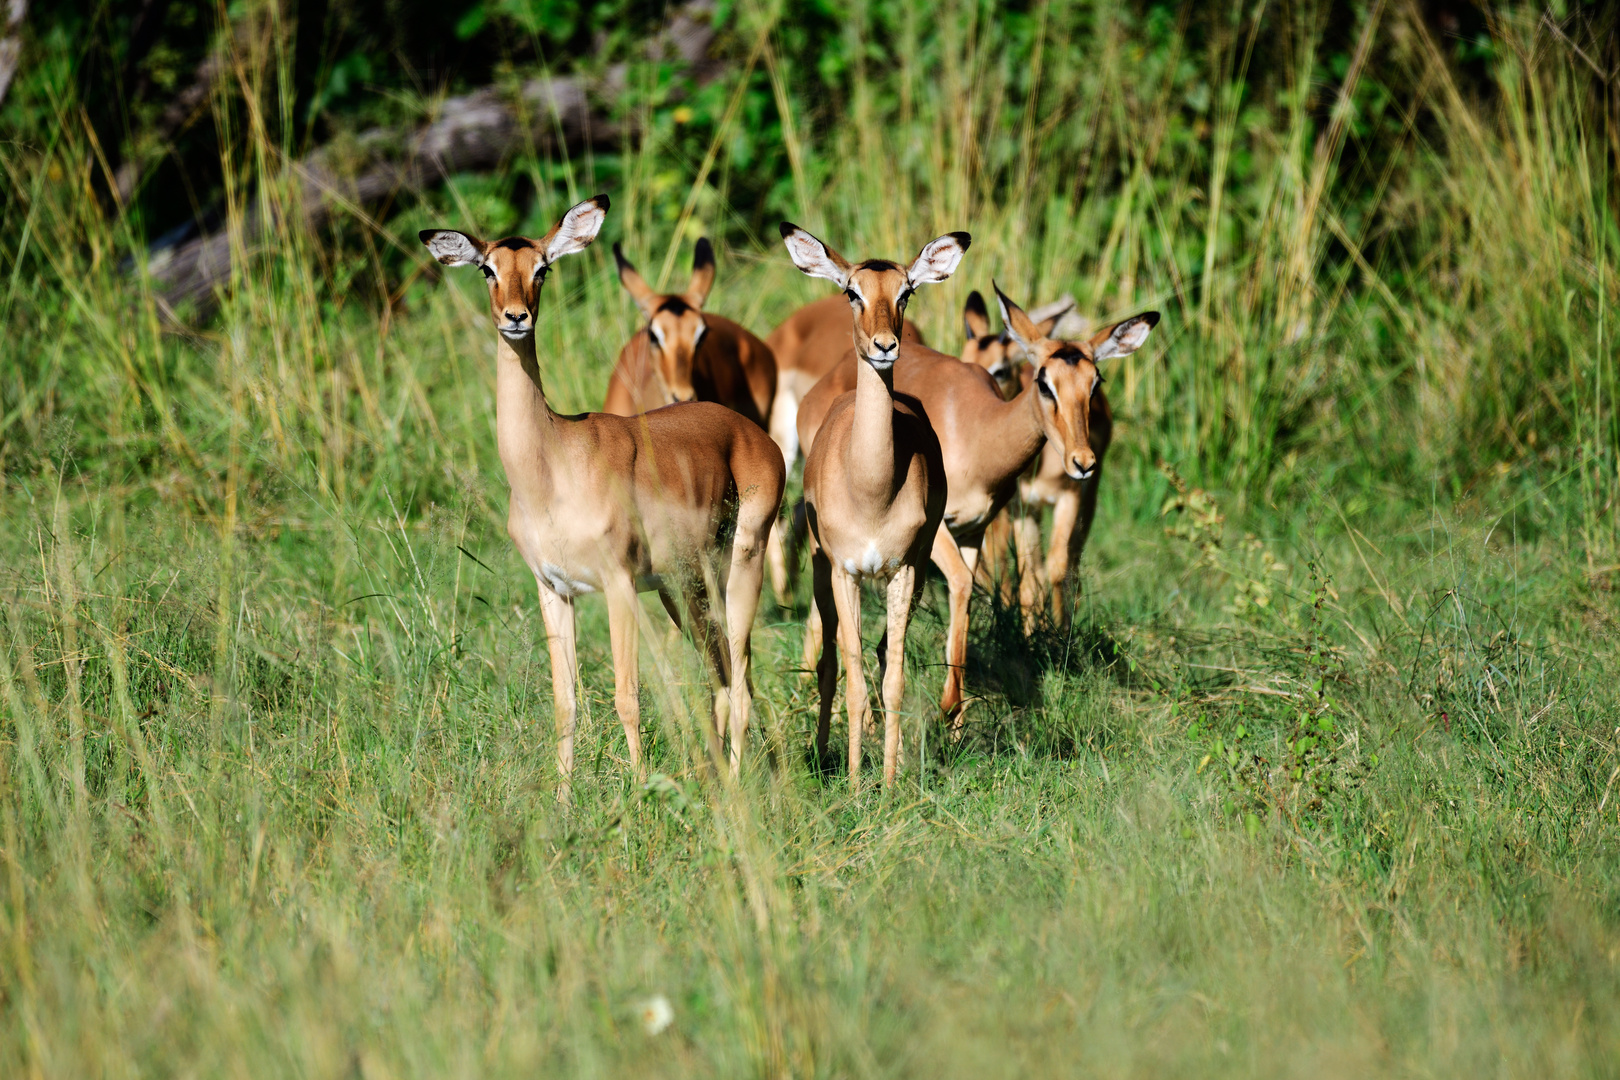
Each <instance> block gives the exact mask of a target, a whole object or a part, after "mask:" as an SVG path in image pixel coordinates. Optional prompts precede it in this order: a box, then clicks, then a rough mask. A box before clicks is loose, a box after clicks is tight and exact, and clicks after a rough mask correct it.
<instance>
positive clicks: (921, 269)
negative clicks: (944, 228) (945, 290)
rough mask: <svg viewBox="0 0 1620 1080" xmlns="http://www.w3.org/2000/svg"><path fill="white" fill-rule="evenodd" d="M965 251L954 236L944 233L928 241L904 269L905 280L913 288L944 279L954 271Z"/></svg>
mask: <svg viewBox="0 0 1620 1080" xmlns="http://www.w3.org/2000/svg"><path fill="white" fill-rule="evenodd" d="M964 254H965V251H964V249H963V247H962V245H961V244H960V243H958V242H957V240H956V237H954V236H950V235H946V236H940V237H936V238H935V239H933V240H930V241H928V243H927V244H926V245H924V247H923V249H922V253H921V254H919V255H918V256H917V261H916V262H914V263H912V264H911V269H910V270H908V271H906V280H907V281H909V282H910V283H911V285H912V287H913V288H915V287H916V286H918V285H930V284H934V283H936V282H940V281H944V280H945V279H946V278H948V277H950V276H951V275H952V274H954V273H955V272H956V267H957V264H958V263H960V262H961V261H962V256H963V255H964Z"/></svg>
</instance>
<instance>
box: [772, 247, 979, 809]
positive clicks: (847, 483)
mask: <svg viewBox="0 0 1620 1080" xmlns="http://www.w3.org/2000/svg"><path fill="white" fill-rule="evenodd" d="M782 237H783V241H784V243H785V244H786V245H787V248H788V251H789V253H790V254H791V255H792V256H793V261H794V263H795V264H796V265H797V266H798V267H799V269H800V270H802V271H804V272H805V273H807V274H812V275H815V276H818V277H825V278H827V279H829V280H831V281H834V282H836V283H837V284H838V285H840V286H841V287H843V288H844V289H845V295H846V297H847V304H848V308H849V310H850V312H851V314H852V316H853V318H852V325H853V330H854V335H853V337H854V343H855V353H854V356H852V358H851V364H852V365H853V369H854V374H855V378H854V381H853V382H854V385H853V389H852V390H851V391H850V392H849V393H846V394H843V395H842V396H840V397H838V398H837V399H836V400H834V401H831V402H829V405H828V408H827V411H826V419H825V421H824V422H823V424H822V425H821V430H820V432H819V434H818V437H817V440H816V442H815V444H814V445H813V446H812V447H811V449H810V452H809V454H808V456H807V457H806V458H805V464H804V498H805V504H806V506H807V509H808V517H809V524H810V532H811V536H812V539H813V547H812V552H811V565H812V568H813V572H814V576H815V599H816V603H815V615H814V619H816V620H818V621H819V625H820V627H823V628H825V636H824V639H823V643H822V649H821V656H820V658H819V659H818V661H817V664H816V673H817V683H818V686H819V689H820V694H821V708H820V713H819V716H818V718H817V725H816V748H817V752H818V754H819V755H821V756H822V757H823V758H825V755H826V751H827V739H828V734H829V727H830V723H831V719H832V705H833V698H834V696H835V695H836V693H837V689H838V659H837V655H836V652H837V651H841V652H842V653H843V658H844V669H845V677H846V679H847V686H846V689H845V700H846V703H847V706H848V713H849V779H850V785H851V787H857V786H858V785H859V783H860V770H861V736H862V734H863V733H864V731H865V728H866V725H867V723H868V721H869V718H870V714H871V705H870V702H869V701H868V699H867V691H866V680H865V677H864V675H863V673H862V668H861V657H862V648H861V636H860V635H861V590H860V583H861V580H862V579H865V578H870V579H874V580H877V581H882V582H885V583H886V592H887V595H886V601H887V612H888V618H887V620H886V622H887V632H886V635H885V638H886V647H885V648H884V649H883V650H882V658H881V659H882V661H884V662H885V667H886V670H885V671H884V675H883V719H884V734H883V783H884V785H885V786H888V785H890V784H892V783H893V782H894V777H895V772H896V769H897V767H898V764H899V758H900V751H901V737H900V703H901V699H902V698H903V697H904V694H905V663H904V657H905V643H906V631H907V628H908V626H909V624H910V620H911V612H912V609H913V607H914V605H915V604H916V600H917V590H918V585H919V583H920V581H921V579H922V566H923V559H924V558H926V557H927V555H928V554H929V552H930V550H931V549H932V548H933V547H934V541H935V537H936V536H937V535H938V533H939V524H940V520H941V518H942V517H943V516H944V513H945V463H944V459H943V457H942V456H941V453H940V446H939V439H938V437H937V436H936V435H935V434H934V429H933V427H932V426H931V425H930V418H929V417H928V416H927V415H926V414H925V413H924V411H923V409H922V407H921V406H920V404H919V403H917V402H916V400H915V399H908V398H906V397H904V396H903V395H902V396H897V395H896V394H895V392H894V384H893V365H894V361H895V359H896V358H897V357H898V356H899V354H900V348H901V346H900V335H901V332H902V329H903V325H904V313H905V305H906V301H907V299H908V298H909V296H910V294H911V292H912V291H913V290H914V289H915V288H916V287H917V286H918V285H920V284H923V283H925V282H936V281H943V280H944V279H945V278H946V277H948V276H949V275H950V274H951V272H952V271H954V270H955V268H956V264H957V262H958V261H960V259H961V255H962V252H964V251H965V250H966V249H967V246H968V244H969V243H970V242H971V240H970V238H969V237H968V236H967V235H966V234H965V233H953V234H950V235H948V236H942V237H939V238H938V239H936V240H933V241H931V242H930V243H929V244H927V245H926V246H924V248H923V250H922V253H921V254H919V255H918V257H917V259H916V260H915V261H914V262H913V263H912V264H911V266H910V267H909V268H907V267H902V266H899V265H896V264H893V263H888V262H886V261H883V260H868V261H866V262H864V263H861V264H860V265H858V266H852V265H851V264H850V263H849V262H848V261H847V260H845V259H844V258H843V257H842V256H840V255H838V253H837V252H835V251H832V250H831V249H830V248H828V247H826V245H824V244H822V243H821V242H820V241H819V240H816V239H815V237H813V236H811V235H810V234H809V233H806V232H805V231H804V230H802V229H799V228H797V227H796V226H793V225H790V224H789V223H787V222H784V223H783V224H782ZM855 357H858V359H856V358H855ZM813 625H814V624H813ZM835 650H836V651H835Z"/></svg>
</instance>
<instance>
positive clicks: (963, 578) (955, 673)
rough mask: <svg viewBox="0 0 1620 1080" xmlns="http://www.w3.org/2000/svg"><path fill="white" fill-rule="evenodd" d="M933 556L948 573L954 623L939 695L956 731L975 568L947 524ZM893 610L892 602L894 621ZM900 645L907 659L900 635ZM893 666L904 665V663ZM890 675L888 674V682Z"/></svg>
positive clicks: (892, 639) (936, 539)
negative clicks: (969, 563)
mask: <svg viewBox="0 0 1620 1080" xmlns="http://www.w3.org/2000/svg"><path fill="white" fill-rule="evenodd" d="M931 557H932V558H933V560H934V565H935V566H937V567H939V568H940V571H941V572H943V573H944V575H945V588H946V590H947V592H948V595H949V597H950V626H949V628H948V629H947V630H946V632H945V686H944V688H943V689H942V690H941V691H940V695H939V711H940V712H942V713H944V714H945V717H946V718H947V719H948V720H949V721H950V725H951V731H953V732H955V731H956V730H957V729H958V728H960V726H961V708H962V675H963V671H964V670H965V669H966V667H967V639H968V605H969V603H970V602H971V601H972V599H973V568H972V567H970V566H969V565H968V563H967V560H966V558H964V557H963V554H962V549H961V548H960V547H958V546H957V543H956V538H955V537H953V536H952V535H951V533H950V530H949V529H947V528H946V527H945V526H944V525H941V526H940V527H939V531H938V532H937V533H935V534H934V549H933V552H932V555H931ZM974 558H975V559H977V558H978V551H977V549H975V550H974ZM913 573H915V572H913ZM908 603H909V599H908ZM893 610H894V609H893V606H892V602H891V606H890V619H891V621H892V619H893ZM888 637H889V641H890V642H895V641H896V640H897V639H896V638H895V637H894V635H893V633H890V634H889V635H888ZM898 644H899V652H898V653H897V656H898V657H899V658H900V659H902V660H903V659H904V657H905V649H906V642H905V638H904V637H901V638H899V639H898ZM889 666H890V667H896V666H904V665H903V663H902V664H899V665H896V664H891V665H889ZM886 676H887V673H885V682H887V677H886Z"/></svg>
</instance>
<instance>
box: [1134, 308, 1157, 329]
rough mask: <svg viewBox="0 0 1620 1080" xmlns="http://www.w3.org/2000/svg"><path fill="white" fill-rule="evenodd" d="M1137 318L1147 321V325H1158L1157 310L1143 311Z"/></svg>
mask: <svg viewBox="0 0 1620 1080" xmlns="http://www.w3.org/2000/svg"><path fill="white" fill-rule="evenodd" d="M1137 318H1139V319H1141V320H1142V321H1143V322H1145V323H1147V324H1148V326H1149V327H1154V326H1158V325H1159V313H1158V312H1157V311H1144V312H1142V314H1141V315H1138V316H1137Z"/></svg>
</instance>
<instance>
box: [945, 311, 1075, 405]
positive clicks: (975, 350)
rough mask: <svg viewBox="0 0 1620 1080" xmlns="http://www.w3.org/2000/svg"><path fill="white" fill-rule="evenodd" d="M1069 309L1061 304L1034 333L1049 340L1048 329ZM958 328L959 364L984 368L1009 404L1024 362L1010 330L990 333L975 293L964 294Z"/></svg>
mask: <svg viewBox="0 0 1620 1080" xmlns="http://www.w3.org/2000/svg"><path fill="white" fill-rule="evenodd" d="M1073 306H1074V305H1073V304H1072V303H1063V304H1062V305H1061V306H1060V307H1058V308H1057V310H1056V311H1054V312H1052V313H1051V314H1049V315H1047V316H1046V317H1045V318H1044V319H1041V320H1039V321H1038V322H1036V323H1035V329H1036V331H1037V332H1038V333H1039V334H1040V335H1041V336H1042V337H1049V336H1051V333H1052V328H1053V327H1055V326H1057V324H1058V320H1060V319H1062V318H1063V316H1064V315H1066V314H1068V312H1069V309H1070V308H1072V307H1073ZM962 328H963V330H964V332H965V333H966V335H967V340H966V341H965V342H964V343H963V345H962V360H963V361H964V362H965V363H969V364H977V365H978V366H979V367H982V368H984V370H985V371H986V372H987V373H989V375H990V377H991V378H992V379H994V380H996V388H997V389H999V390H1000V391H1001V396H1002V397H1003V398H1005V399H1007V400H1008V401H1011V400H1012V399H1013V398H1015V397H1017V396H1018V391H1019V390H1020V389H1022V387H1021V386H1020V384H1019V378H1018V369H1019V368H1020V367H1022V366H1023V363H1024V360H1025V359H1026V357H1025V354H1024V350H1023V348H1022V347H1021V346H1020V345H1019V344H1018V343H1017V342H1016V341H1014V340H1013V336H1012V332H1011V331H1010V330H1006V329H1003V330H1002V331H1001V333H999V334H992V333H991V332H990V313H989V312H988V311H987V310H986V309H985V306H984V297H982V296H980V295H979V292H978V290H977V289H975V290H974V291H973V292H970V293H968V298H967V303H966V305H964V306H963V308H962Z"/></svg>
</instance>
